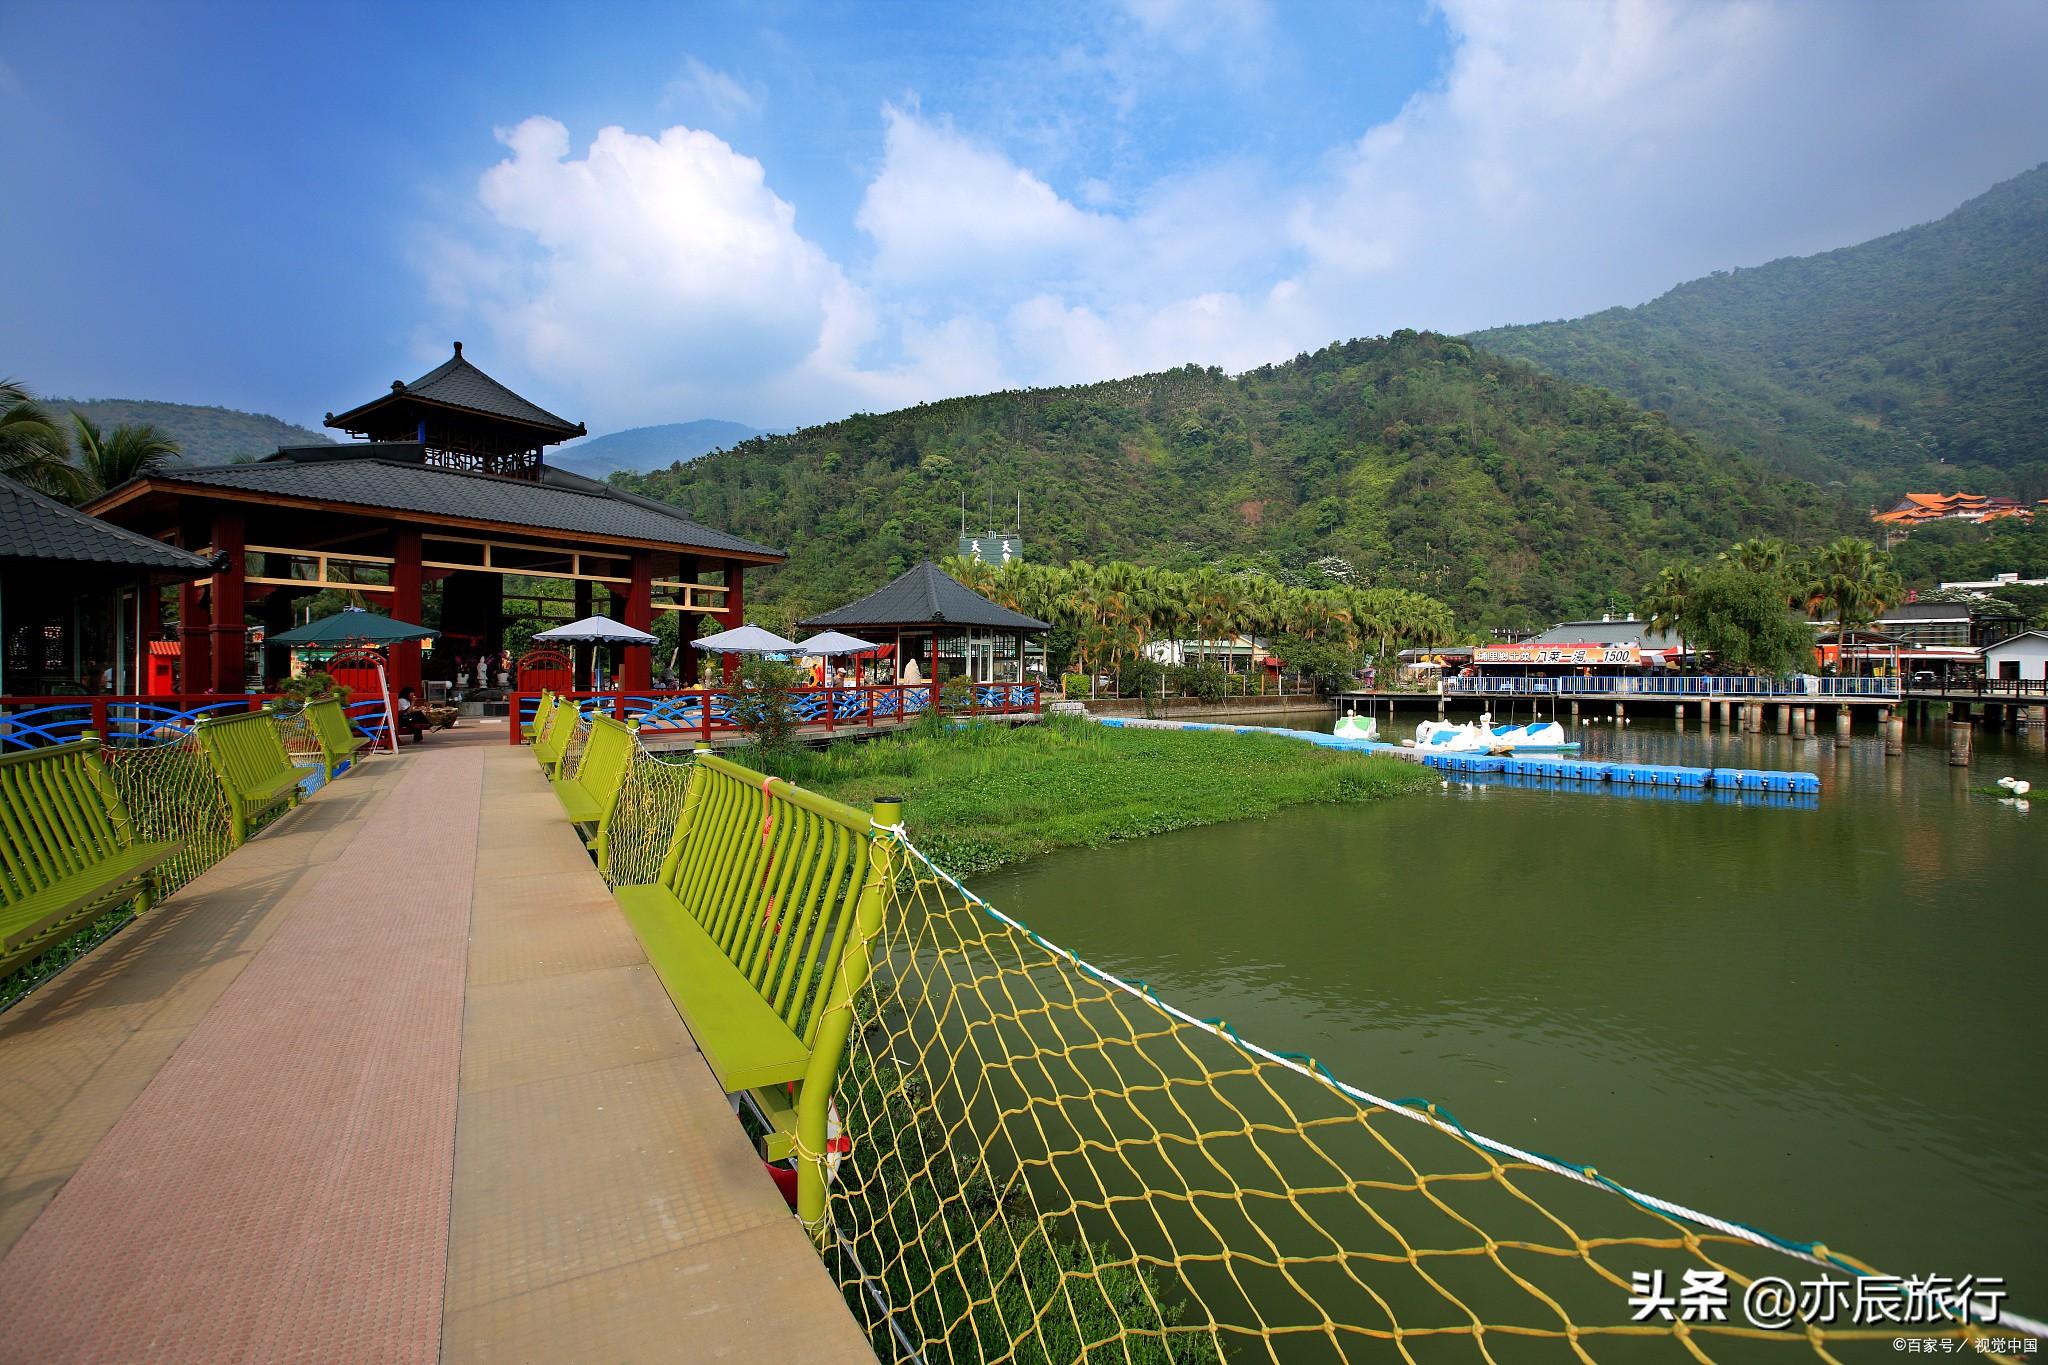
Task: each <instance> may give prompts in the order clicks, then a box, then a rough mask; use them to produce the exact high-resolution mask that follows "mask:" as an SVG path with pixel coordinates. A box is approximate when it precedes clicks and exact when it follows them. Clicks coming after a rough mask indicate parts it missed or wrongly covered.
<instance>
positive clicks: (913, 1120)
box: [818, 836, 2021, 1362]
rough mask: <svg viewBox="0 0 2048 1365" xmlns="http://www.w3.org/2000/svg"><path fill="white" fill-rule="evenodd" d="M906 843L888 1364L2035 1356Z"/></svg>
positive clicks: (876, 1050)
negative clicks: (1466, 1122)
mask: <svg viewBox="0 0 2048 1365" xmlns="http://www.w3.org/2000/svg"><path fill="white" fill-rule="evenodd" d="M898 843H899V846H900V848H901V850H902V856H901V857H900V858H899V859H898V862H899V863H900V864H902V865H903V866H902V868H900V869H899V876H898V879H897V882H896V890H895V895H894V897H893V901H892V903H891V904H890V906H889V909H888V913H887V915H886V917H885V919H884V924H883V928H882V930H881V933H880V938H879V941H878V942H877V943H876V944H875V945H874V947H875V962H876V972H875V976H874V978H873V980H872V982H871V984H870V986H869V988H868V989H867V990H866V991H864V992H863V993H862V994H861V995H860V996H859V997H858V998H857V999H856V1000H855V1001H854V1003H853V1006H852V1008H853V1010H854V1014H855V1018H854V1021H853V1034H852V1040H851V1042H850V1045H849V1048H850V1055H849V1058H848V1063H847V1070H846V1071H845V1073H843V1075H842V1078H841V1081H840V1085H839V1091H838V1095H837V1104H838V1109H839V1111H840V1118H841V1121H842V1123H843V1125H844V1130H845V1133H846V1135H847V1137H848V1138H849V1139H850V1140H851V1143H850V1150H849V1152H848V1154H847V1155H846V1157H845V1158H844V1160H843V1161H842V1162H841V1163H840V1166H839V1170H838V1173H837V1177H836V1183H834V1184H833V1185H832V1186H831V1189H830V1192H829V1195H828V1202H827V1216H826V1219H825V1221H824V1224H823V1226H822V1227H821V1228H820V1229H819V1230H818V1233H819V1237H820V1240H821V1243H822V1244H823V1248H824V1251H825V1255H826V1259H827V1264H828V1265H829V1266H830V1267H831V1269H832V1270H833V1272H834V1274H835V1276H836V1277H837V1278H838V1280H839V1282H840V1285H841V1287H842V1290H843V1292H844V1294H845V1297H846V1300H847V1302H848V1304H849V1305H851V1306H852V1308H853V1309H854V1311H855V1312H856V1314H858V1315H859V1316H860V1318H861V1320H862V1321H863V1322H864V1323H865V1324H866V1326H867V1328H868V1330H869V1333H870V1335H871V1337H872V1339H873V1341H874V1343H875V1345H876V1349H877V1351H878V1352H879V1353H880V1354H881V1355H882V1357H883V1358H884V1359H898V1360H903V1359H921V1360H924V1361H929V1362H939V1361H945V1362H965V1361H1032V1362H1037V1361H1045V1362H1065V1361H1079V1360H1090V1361H1093V1360H1116V1361H1126V1360H1136V1361H1198V1360H1214V1359H1229V1360H1276V1361H1279V1360H1284V1361H1322V1360H1332V1361H1334V1360H1346V1359H1353V1358H1358V1359H1385V1360H1399V1361H1410V1362H1435V1361H1505V1362H1521V1361H1588V1360H1595V1359H1598V1360H1603V1361H1604V1360H1631V1361H1632V1360H1645V1361H1651V1360H1674V1361H1676V1360H1744V1359H1749V1358H1752V1357H1754V1356H1756V1355H1757V1354H1759V1353H1760V1352H1768V1351H1770V1350H1771V1348H1777V1353H1778V1354H1783V1353H1784V1352H1785V1351H1786V1350H1787V1349H1789V1350H1792V1351H1794V1352H1797V1353H1811V1354H1813V1355H1816V1356H1818V1357H1820V1358H1821V1359H1824V1360H1837V1359H1844V1360H1846V1359H1854V1358H1874V1357H1875V1356H1877V1355H1890V1354H1892V1353H1893V1352H1894V1350H1895V1349H1906V1348H1895V1347H1894V1345H1893V1343H1894V1340H1895V1339H1896V1338H1899V1337H1902V1336H1904V1337H1916V1338H1925V1339H1927V1340H1926V1344H1924V1345H1920V1346H1917V1347H1915V1348H1914V1349H1936V1348H1944V1347H1945V1349H1948V1350H1951V1351H1953V1350H1956V1349H1964V1350H1968V1351H1970V1352H1971V1353H1972V1354H1982V1355H1984V1356H1987V1357H1990V1358H2004V1357H2005V1355H2006V1352H2007V1348H2008V1346H2009V1347H2010V1349H2011V1351H2012V1352H2018V1351H2019V1350H2020V1349H2021V1346H2020V1343H2019V1339H2018V1332H2017V1330H2012V1329H2002V1328H2000V1327H1997V1326H1978V1325H1975V1324H1974V1323H1964V1322H1962V1321H1959V1320H1958V1317H1957V1313H1958V1310H1959V1308H1960V1306H1961V1300H1962V1299H1964V1298H1967V1299H1971V1300H1972V1301H1973V1302H1974V1303H1975V1305H1976V1307H1977V1308H1978V1309H1979V1310H1980V1311H1981V1310H1982V1309H1983V1308H1984V1307H1986V1306H1987V1304H1986V1301H1985V1300H1984V1299H1983V1298H1981V1297H1976V1296H1974V1295H1973V1293H1972V1291H1971V1290H1970V1289H1969V1288H1968V1287H1967V1286H1965V1287H1964V1289H1963V1290H1962V1294H1961V1297H1960V1298H1958V1297H1957V1296H1956V1295H1954V1294H1953V1293H1950V1294H1949V1295H1948V1297H1946V1298H1943V1291H1941V1290H1940V1288H1939V1286H1935V1287H1934V1288H1933V1289H1932V1290H1930V1291H1928V1292H1923V1293H1922V1294H1921V1297H1922V1298H1923V1299H1925V1298H1927V1297H1929V1294H1930V1293H1931V1294H1932V1296H1933V1297H1934V1298H1935V1299H1938V1300H1940V1302H1938V1303H1936V1304H1934V1305H1933V1306H1932V1308H1931V1310H1930V1306H1929V1304H1927V1303H1922V1304H1921V1305H1920V1311H1919V1319H1920V1320H1919V1321H1918V1322H1917V1323H1910V1322H1905V1323H1902V1322H1900V1321H1898V1320H1897V1319H1898V1318H1899V1317H1904V1316H1906V1315H1907V1314H1909V1313H1911V1312H1913V1311H1914V1310H1913V1306H1912V1303H1911V1300H1912V1298H1913V1294H1914V1290H1913V1288H1912V1287H1911V1286H1910V1285H1904V1284H1900V1283H1899V1282H1893V1286H1894V1287H1895V1288H1896V1290H1897V1293H1898V1304H1899V1311H1898V1312H1897V1313H1896V1314H1895V1315H1894V1316H1893V1319H1892V1320H1890V1321H1883V1322H1879V1323H1876V1324H1870V1323H1868V1321H1867V1320H1865V1321H1860V1322H1859V1321H1853V1319H1855V1318H1856V1317H1857V1316H1858V1315H1857V1313H1856V1310H1855V1309H1854V1308H1853V1305H1854V1303H1855V1301H1856V1296H1857V1295H1858V1294H1859V1293H1867V1292H1869V1291H1870V1290H1871V1288H1872V1286H1873V1285H1877V1286H1880V1287H1881V1286H1882V1281H1866V1280H1864V1279H1863V1278H1862V1277H1863V1276H1864V1275H1865V1274H1866V1273H1868V1270H1869V1268H1868V1267H1865V1266H1862V1265H1861V1264H1860V1263H1858V1262H1855V1261H1851V1260H1849V1259H1847V1258H1846V1257H1843V1256H1841V1255H1839V1254H1838V1253H1835V1252H1832V1251H1829V1250H1827V1249H1826V1248H1824V1247H1818V1246H1797V1245H1794V1244H1789V1243H1782V1242H1778V1241H1777V1240H1776V1239H1773V1238H1770V1237H1768V1236H1767V1235H1764V1234H1759V1233H1756V1232H1754V1231H1752V1230H1750V1229H1747V1228H1743V1227H1740V1226H1739V1225H1736V1224H1732V1223H1726V1222H1722V1221H1720V1220H1716V1219H1712V1218H1709V1217H1707V1216H1706V1215H1701V1214H1694V1213H1692V1211H1690V1210H1683V1211H1681V1210H1679V1209H1678V1206H1676V1205H1661V1206H1660V1201H1655V1200H1652V1199H1650V1197H1649V1196H1644V1195H1640V1194H1637V1193H1636V1192H1634V1191H1628V1190H1625V1189H1624V1188H1623V1187H1622V1186H1620V1185H1617V1184H1615V1183H1614V1182H1612V1181H1611V1180H1609V1179H1607V1178H1606V1177H1604V1176H1602V1175H1600V1174H1599V1173H1598V1172H1596V1171H1593V1170H1591V1169H1588V1168H1583V1167H1575V1166H1572V1165H1571V1164H1570V1163H1565V1162H1560V1161H1556V1160H1554V1159H1551V1158H1545V1157H1541V1156H1538V1155H1537V1154H1534V1153H1527V1152H1520V1151H1518V1150H1517V1149H1514V1148H1510V1147H1506V1146H1504V1145H1502V1144H1496V1143H1492V1142H1490V1140H1488V1139H1485V1138H1481V1137H1475V1136H1473V1135H1471V1134H1468V1133H1466V1132H1465V1131H1464V1130H1463V1129H1462V1128H1461V1127H1460V1126H1459V1125H1458V1124H1457V1121H1456V1120H1455V1118H1454V1117H1453V1116H1451V1115H1449V1114H1448V1113H1445V1112H1443V1111H1441V1110H1432V1109H1431V1108H1429V1107H1428V1106H1425V1105H1423V1104H1422V1103H1421V1102H1420V1101H1407V1100H1402V1099H1398V1098H1394V1099H1382V1098H1380V1097H1376V1096H1372V1095H1370V1094H1368V1093H1367V1092H1364V1091H1361V1090H1357V1089H1355V1088H1353V1087H1350V1086H1347V1085H1344V1084H1342V1083H1341V1082H1339V1081H1338V1080H1337V1079H1336V1078H1334V1077H1332V1076H1330V1075H1329V1074H1328V1073H1327V1072H1326V1071H1325V1070H1324V1069H1323V1068H1322V1067H1321V1066H1320V1065H1318V1064H1317V1063H1316V1062H1315V1061H1313V1060H1312V1059H1310V1058H1305V1057H1289V1056H1286V1055H1283V1054H1279V1053H1275V1052H1270V1051H1267V1050H1265V1049H1263V1048H1260V1047H1258V1046H1257V1045H1256V1044H1254V1043H1251V1042H1248V1041H1246V1040H1243V1039H1241V1038H1239V1037H1238V1036H1237V1035H1236V1034H1235V1032H1234V1031H1233V1030H1232V1029H1231V1028H1230V1026H1229V1025H1228V1024H1227V1023H1226V1022H1223V1021H1202V1020H1197V1019H1194V1018H1191V1017H1189V1016H1187V1015H1185V1014H1183V1013H1181V1012H1179V1011H1177V1010H1175V1009H1174V1008H1172V1007H1171V1006H1170V1005H1168V1004H1166V1003H1164V1002H1162V1001H1160V1000H1158V999H1157V998H1155V997H1154V996H1153V995H1152V994H1151V993H1150V992H1149V990H1148V989H1147V988H1146V987H1144V986H1143V985H1142V984H1141V983H1136V982H1125V981H1121V980H1118V979H1116V978H1114V977H1112V976H1109V975H1107V974H1106V973H1103V972H1101V971H1099V970H1097V969H1095V968H1093V967H1092V966H1089V965H1088V964H1086V963H1085V962H1083V961H1081V960H1079V959H1077V958H1075V957H1074V956H1073V955H1071V954H1069V953H1068V952H1066V951H1064V950H1062V949H1060V948H1058V947H1056V946H1054V945H1052V944H1049V943H1047V942H1045V941H1044V940H1043V939H1041V938H1039V937H1038V936H1037V935H1036V934H1034V933H1032V932H1031V931H1030V930H1029V929H1027V928H1025V927H1024V926H1022V925H1020V924H1017V923H1015V922H1013V921H1011V920H1009V919H1007V918H1006V917H1004V916H1002V915H1001V914H1000V913H999V912H996V911H995V910H993V909H992V908H990V907H988V906H987V905H986V904H984V903H982V902H981V901H979V900H978V899H977V898H975V897H973V896H972V895H971V894H970V893H968V892H966V891H965V890H964V889H963V888H962V887H961V886H960V885H959V883H958V882H956V881H954V880H953V879H952V878H951V877H950V876H949V875H948V874H946V873H945V872H944V871H942V870H941V869H939V868H937V867H935V866H934V865H933V864H931V863H930V862H929V861H928V860H926V859H925V858H924V857H923V855H922V854H920V853H918V851H917V850H916V849H915V847H914V846H912V845H911V844H909V843H908V842H907V840H903V839H901V838H900V836H899V838H898ZM1859 1285H1860V1286H1861V1287H1860V1288H1859ZM1752 1286H1763V1288H1762V1289H1760V1290H1753V1289H1752ZM1779 1286H1784V1287H1785V1291H1784V1292H1786V1293H1789V1294H1790V1299H1789V1301H1788V1300H1786V1299H1785V1298H1784V1293H1781V1291H1780V1290H1779V1288H1778V1287H1779ZM1816 1286H1818V1287H1816ZM1829 1286H1833V1287H1829ZM1753 1294H1754V1295H1759V1296H1761V1297H1759V1298H1758V1299H1757V1301H1756V1302H1755V1304H1754V1307H1755V1309H1756V1310H1757V1315H1758V1317H1759V1320H1760V1321H1761V1322H1763V1323H1766V1324H1770V1325H1758V1323H1757V1322H1752V1321H1751V1318H1750V1317H1749V1316H1748V1315H1747V1314H1746V1312H1745V1305H1746V1304H1748V1303H1750V1300H1751V1297H1752V1295H1753ZM1644 1299H1648V1300H1649V1301H1650V1304H1651V1306H1650V1307H1649V1308H1647V1309H1642V1310H1640V1311H1639V1308H1640V1304H1641V1302H1642V1301H1643V1300H1644ZM1632 1300H1634V1302H1632ZM1779 1322H1782V1324H1783V1325H1777V1324H1778V1323H1779ZM2007 1331H2011V1335H2012V1340H2011V1341H2010V1342H2008V1341H2007V1340H2006V1339H2005V1333H2006V1332H2007Z"/></svg>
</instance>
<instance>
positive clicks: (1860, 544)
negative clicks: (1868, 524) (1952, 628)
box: [1806, 536, 1905, 671]
mask: <svg viewBox="0 0 2048 1365" xmlns="http://www.w3.org/2000/svg"><path fill="white" fill-rule="evenodd" d="M1904 593H1905V584H1904V583H1903V582H1902V581H1901V580H1900V578H1899V576H1898V574H1897V573H1896V572H1894V571H1893V569H1892V566H1891V562H1890V561H1889V560H1888V559H1886V558H1885V556H1883V555H1882V554H1880V553H1879V552H1878V550H1877V547H1876V546H1874V545H1872V544H1871V543H1870V542H1869V541H1867V540H1858V539H1857V538H1856V537H1854V536H1843V537H1842V538H1841V539H1840V540H1836V541H1832V542H1830V543H1828V544H1826V545H1823V546H1821V547H1820V548H1819V549H1818V550H1815V551H1814V552H1813V557H1812V560H1811V567H1810V569H1809V572H1808V577H1807V582H1806V605H1807V609H1808V610H1809V611H1813V612H1819V611H1821V610H1823V609H1827V610H1830V611H1832V613H1833V616H1834V622H1835V640H1836V647H1837V651H1838V653H1837V659H1838V660H1840V659H1842V658H1845V657H1846V653H1845V652H1843V651H1842V650H1841V645H1842V643H1843V639H1844V637H1845V636H1847V635H1848V634H1849V633H1850V632H1851V631H1855V630H1861V629H1864V628H1865V627H1867V626H1869V625H1870V623H1871V622H1873V621H1875V620H1876V619H1877V618H1878V617H1879V616H1880V615H1882V614H1883V612H1884V609H1885V608H1886V607H1888V606H1890V605H1891V604H1892V603H1894V602H1896V601H1898V600H1899V598H1900V597H1901V596H1903V595H1904ZM1839 670H1840V664H1839V662H1838V664H1837V671H1839Z"/></svg>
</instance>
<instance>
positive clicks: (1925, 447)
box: [1471, 167, 2048, 502]
mask: <svg viewBox="0 0 2048 1365" xmlns="http://www.w3.org/2000/svg"><path fill="white" fill-rule="evenodd" d="M1471 340H1473V341H1475V342H1477V343H1478V344H1480V345H1481V346H1483V347H1485V348H1487V349H1489V350H1494V351H1498V352H1501V353H1502V354H1505V355H1512V356H1518V357H1520V358H1522V359H1525V360H1530V361H1533V362H1535V363H1536V364H1538V365H1541V366H1543V367H1544V368H1545V369H1548V370H1551V371H1553V372H1554V373H1557V374H1561V375H1565V376H1567V377H1568V378H1572V379H1577V380H1581V381H1584V382H1586V383H1591V384H1598V385H1601V386H1602V387H1604V388H1609V389H1613V390H1614V391H1615V392H1617V393H1621V394H1625V395H1627V396H1628V397H1630V398H1633V399H1635V400H1636V401H1637V402H1639V403H1641V404H1642V405H1643V406H1644V407H1647V408H1653V409H1656V410H1659V411H1663V412H1667V413H1669V414H1671V416H1672V418H1673V419H1674V420H1675V421H1677V422H1678V423H1679V425H1681V426H1683V427H1686V428H1688V429H1690V430H1694V431H1698V432H1701V433H1702V434H1705V435H1707V436H1710V437H1712V438H1715V439H1717V440H1720V441H1723V442H1726V443H1728V444H1730V445H1733V446H1735V447H1736V448H1738V449H1741V450H1744V451H1748V452H1751V453H1754V454H1756V455H1758V456H1760V457H1762V458H1764V459H1766V460H1768V461H1770V462H1771V463H1773V464H1774V465H1776V466H1777V467H1779V468H1781V469H1784V470H1788V471H1790V472H1793V473H1796V474H1800V475H1804V476H1806V477H1809V478H1817V479H1823V480H1826V479H1839V480H1842V481H1844V482H1845V483H1848V484H1850V485H1851V486H1852V488H1853V489H1854V490H1855V492H1856V494H1857V495H1858V496H1859V497H1861V498H1862V499H1863V500H1865V501H1866V502H1869V501H1878V500H1889V499H1890V498H1892V497H1895V496H1896V495H1897V494H1898V493H1899V492H1900V491H1902V490H1904V489H1905V488H1907V487H1909V486H1910V487H1912V488H1915V489H1932V488H1936V487H1939V488H1942V489H1945V490H1953V489H1955V488H1957V487H1963V488H1968V489H1970V490H1972V491H1976V492H1984V493H2006V494H2018V495H2022V496H2027V497H2041V496H2044V495H2048V437H2044V435H2043V433H2044V431H2048V167H2040V168H2036V169H2035V170H2032V171H2029V172H2027V173H2026V174H2025V175H2022V176H2019V177H2018V178H2016V179H2013V180H2009V181H2006V182H2005V183H2004V184H2001V185H1999V186H1997V187H1995V188H1993V189H1992V190H1990V191H1989V192H1987V193H1985V194H1983V195H1980V196H1978V197H1977V198H1975V199H1972V200H1971V201H1970V202H1968V203H1967V204H1964V205H1963V206H1962V207H1961V208H1959V209H1957V210H1956V211H1955V212H1954V213H1951V214H1949V215H1948V216H1947V217H1946V218H1943V219H1941V220H1940V221H1939V222H1934V223H1928V224H1925V225H1923V226H1920V227H1914V228H1908V229H1907V230H1905V231H1903V232H1895V233H1892V234H1891V235H1890V236H1887V237H1880V238H1878V239H1877V240H1875V241H1871V242H1865V243H1863V244H1862V245H1861V246H1852V247H1846V248H1844V249H1842V250H1840V251H1830V252H1827V253H1825V254H1824V255H1819V256H1805V257H1795V258H1787V259H1785V260H1779V261H1773V262H1771V263H1770V264H1768V265H1763V266H1758V267H1756V268H1754V269H1748V270H1736V271H1733V272H1726V273H1717V274H1715V275H1712V276H1710V277H1708V278H1706V279H1702V280H1694V281H1693V282H1692V283H1690V284H1683V285H1680V286H1679V287H1678V288H1676V289H1673V290H1672V291H1671V292H1670V293H1668V294H1666V295H1664V296H1663V297H1662V298H1659V299H1656V300H1654V301H1653V302H1650V303H1647V304H1644V305H1643V306H1642V307H1640V308H1613V309H1609V310H1608V311H1606V312H1604V313H1595V314H1592V315H1591V316H1589V317H1583V318H1579V319H1576V320H1575V321H1570V322H1546V323H1538V324H1535V325H1532V326H1526V327H1502V328H1497V329H1494V330H1492V331H1486V332H1479V333H1475V334H1474V335H1473V336H1472V338H1471Z"/></svg>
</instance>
